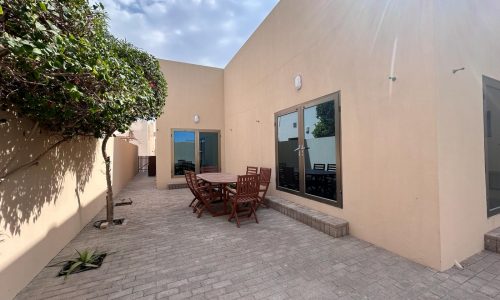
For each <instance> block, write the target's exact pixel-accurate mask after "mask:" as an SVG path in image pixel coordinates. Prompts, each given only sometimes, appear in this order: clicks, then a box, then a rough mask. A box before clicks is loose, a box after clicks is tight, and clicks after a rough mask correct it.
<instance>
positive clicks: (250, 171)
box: [247, 166, 259, 175]
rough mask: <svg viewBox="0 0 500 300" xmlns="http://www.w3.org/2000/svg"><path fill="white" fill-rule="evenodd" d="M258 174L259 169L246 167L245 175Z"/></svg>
mask: <svg viewBox="0 0 500 300" xmlns="http://www.w3.org/2000/svg"><path fill="white" fill-rule="evenodd" d="M258 173H259V168H257V167H251V166H247V175H257V174H258Z"/></svg>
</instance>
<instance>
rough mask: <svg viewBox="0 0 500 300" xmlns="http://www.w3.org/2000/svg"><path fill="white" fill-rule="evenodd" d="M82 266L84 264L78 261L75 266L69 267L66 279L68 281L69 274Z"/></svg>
mask: <svg viewBox="0 0 500 300" xmlns="http://www.w3.org/2000/svg"><path fill="white" fill-rule="evenodd" d="M81 264H82V262H81V261H78V262H75V263H74V264H72V265H71V267H69V269H68V270H67V271H66V275H65V276H64V279H66V278H67V277H68V275H69V274H71V273H73V271H75V270H76V268H78V267H79V266H80V265H81Z"/></svg>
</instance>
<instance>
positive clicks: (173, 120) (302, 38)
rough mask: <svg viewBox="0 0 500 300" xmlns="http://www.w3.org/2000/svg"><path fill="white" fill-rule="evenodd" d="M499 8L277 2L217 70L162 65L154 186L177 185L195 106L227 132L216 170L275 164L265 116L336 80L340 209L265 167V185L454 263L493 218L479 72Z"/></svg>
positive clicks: (493, 55)
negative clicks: (174, 163)
mask: <svg viewBox="0 0 500 300" xmlns="http://www.w3.org/2000/svg"><path fill="white" fill-rule="evenodd" d="M498 15H500V5H499V4H498V1H496V0H485V1H481V2H479V1H467V0H454V1H451V0H448V1H446V0H444V1H419V0H406V1H389V0H387V1H374V0H359V1H340V0H330V1H327V0H318V1H308V2H304V1H299V0H284V1H280V2H279V3H278V5H277V7H276V8H275V9H274V10H273V11H272V12H271V14H270V15H269V16H268V18H267V19H266V20H265V21H264V22H263V24H261V26H260V27H259V28H258V29H257V31H256V32H255V33H254V34H253V35H252V36H251V37H250V39H249V40H248V41H247V42H246V44H245V45H244V46H243V47H242V48H241V49H240V51H239V52H238V53H237V54H236V55H235V57H234V58H233V59H232V61H231V62H230V63H229V64H228V65H227V67H226V68H225V69H224V71H223V74H222V72H221V70H214V69H211V68H203V67H199V66H192V65H187V64H181V63H175V62H166V61H162V62H161V64H162V69H163V71H164V72H165V74H166V77H167V80H168V82H169V89H170V90H169V92H170V95H169V98H168V100H167V106H166V113H165V114H164V115H163V116H162V118H160V120H158V133H157V134H158V139H157V142H158V143H157V149H160V148H161V151H160V152H159V153H158V161H159V163H158V168H157V173H158V178H157V185H158V187H160V188H163V187H165V186H166V185H167V183H169V182H182V180H179V181H176V180H171V179H170V171H171V165H170V154H171V153H170V147H171V145H170V129H171V128H193V127H194V128H198V126H194V124H193V123H192V116H193V115H194V114H195V113H199V114H200V116H201V120H202V122H201V123H200V125H199V128H210V127H212V128H211V129H215V127H214V126H220V127H217V128H223V129H224V131H223V141H225V143H223V145H224V150H225V154H224V153H223V155H222V158H223V160H224V161H225V168H224V169H225V171H228V172H232V173H243V172H244V170H245V167H246V166H247V165H259V166H266V167H272V168H273V169H274V168H275V166H276V161H275V137H274V113H275V112H277V111H280V110H282V109H285V108H288V107H291V106H294V105H296V104H299V103H303V102H306V101H309V100H313V99H316V98H319V97H321V96H323V95H327V94H330V93H333V92H337V91H340V97H341V106H342V119H341V131H342V145H341V151H342V167H343V169H342V170H343V174H342V176H343V195H344V207H343V209H339V208H336V207H333V206H329V205H326V204H322V203H319V202H315V201H312V200H308V199H305V198H302V197H297V196H293V195H291V194H287V193H283V192H279V191H277V190H276V189H275V187H274V178H273V183H272V185H273V186H272V187H271V190H270V193H271V194H274V195H278V196H281V197H283V198H286V199H289V200H292V201H295V202H297V203H301V204H303V205H306V206H309V207H312V208H315V209H318V210H321V211H324V212H326V213H328V214H331V215H334V216H339V217H342V218H344V219H346V220H348V221H349V224H350V230H351V234H353V235H354V236H357V237H359V238H361V239H364V240H367V241H369V242H372V243H374V244H376V245H378V246H380V247H383V248H386V249H388V250H390V251H393V252H395V253H397V254H400V255H402V256H405V257H407V258H409V259H412V260H414V261H416V262H419V263H422V264H425V265H428V266H431V267H433V268H436V269H440V270H442V269H447V268H449V267H450V266H451V265H452V264H453V263H454V261H455V260H456V261H461V260H463V259H465V258H467V257H468V256H470V255H472V254H474V253H476V252H478V251H480V250H481V249H482V248H483V234H484V233H485V232H486V231H488V230H490V229H492V228H494V227H497V226H500V216H496V217H492V218H489V219H488V218H487V215H486V200H485V197H486V196H485V195H486V192H485V175H484V174H485V173H484V146H483V145H484V144H483V142H484V141H483V117H482V101H483V100H482V79H481V77H482V75H483V74H484V75H487V76H490V77H493V78H496V79H500V71H499V70H500V58H499V56H498V55H497V53H498V50H499V48H500V41H499V39H498V32H497V31H498V30H497V29H498V28H500V19H499V18H498ZM461 67H465V68H466V69H465V70H464V71H460V72H458V73H456V74H454V75H453V74H452V72H451V71H452V69H455V68H461ZM209 74H210V75H209ZM296 74H301V75H302V78H303V87H302V89H301V90H300V91H296V90H295V89H294V86H293V78H294V76H295V75H296ZM391 75H393V76H395V77H396V78H397V80H396V81H394V82H393V81H391V80H389V79H388V77H389V76H391ZM221 78H222V79H223V85H221V84H220V82H219V80H221ZM221 86H222V88H223V92H221V91H220V88H221ZM200 95H210V96H209V97H208V98H210V99H214V101H212V102H211V105H208V106H207V102H206V100H205V98H206V96H205V97H203V96H200ZM212 95H213V96H212ZM220 105H223V109H221V108H220ZM221 111H224V115H223V116H222V115H220V112H221ZM200 112H202V113H200ZM204 113H206V114H208V118H207V117H205V116H204ZM207 119H208V120H207ZM205 120H207V122H210V124H213V125H207V124H203V122H204V121H205ZM214 122H215V123H214ZM162 131H163V132H162ZM165 162H166V163H165ZM273 177H275V172H273Z"/></svg>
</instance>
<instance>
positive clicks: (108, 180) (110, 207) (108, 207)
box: [102, 134, 114, 225]
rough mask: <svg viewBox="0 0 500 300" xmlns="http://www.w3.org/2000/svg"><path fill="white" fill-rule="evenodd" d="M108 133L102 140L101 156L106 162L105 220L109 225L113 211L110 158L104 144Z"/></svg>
mask: <svg viewBox="0 0 500 300" xmlns="http://www.w3.org/2000/svg"><path fill="white" fill-rule="evenodd" d="M110 136H111V135H110V134H106V136H105V137H104V140H103V141H102V157H103V158H104V162H105V163H106V184H107V186H108V191H107V193H106V221H108V223H109V225H113V218H114V211H113V208H114V206H113V186H112V185H111V158H110V157H109V156H108V154H107V153H106V145H107V144H108V140H109V138H110Z"/></svg>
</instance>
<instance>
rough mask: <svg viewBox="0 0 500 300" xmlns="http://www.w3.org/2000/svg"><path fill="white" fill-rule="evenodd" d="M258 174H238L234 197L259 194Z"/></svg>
mask: <svg viewBox="0 0 500 300" xmlns="http://www.w3.org/2000/svg"><path fill="white" fill-rule="evenodd" d="M259 177H260V176H259V175H239V176H238V181H237V184H236V197H237V198H243V197H255V198H256V197H257V196H258V195H259V189H260V180H259Z"/></svg>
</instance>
